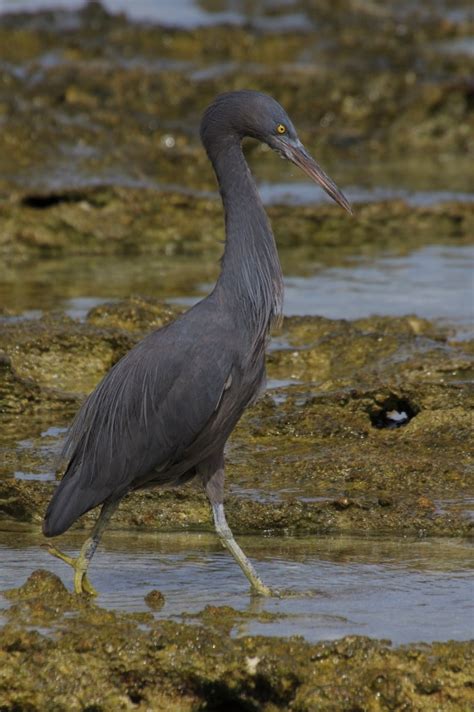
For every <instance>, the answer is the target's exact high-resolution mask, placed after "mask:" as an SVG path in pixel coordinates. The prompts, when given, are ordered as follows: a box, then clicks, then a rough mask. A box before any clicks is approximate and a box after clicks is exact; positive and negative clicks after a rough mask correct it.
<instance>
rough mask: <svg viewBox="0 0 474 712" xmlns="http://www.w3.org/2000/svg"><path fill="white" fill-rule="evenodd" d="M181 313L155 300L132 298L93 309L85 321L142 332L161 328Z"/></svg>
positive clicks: (178, 309)
mask: <svg viewBox="0 0 474 712" xmlns="http://www.w3.org/2000/svg"><path fill="white" fill-rule="evenodd" d="M182 311H183V310H182V309H181V308H179V307H175V306H172V305H170V304H166V303H164V302H159V301H158V300H156V299H151V298H145V297H132V298H131V299H127V300H122V301H120V302H113V303H110V304H101V305H100V306H97V307H94V308H93V309H91V310H90V311H89V312H88V314H87V321H88V322H89V323H91V324H94V325H95V326H103V327H107V328H111V327H115V328H118V329H126V330H127V331H141V332H144V331H148V330H150V329H159V328H161V327H162V326H164V325H165V324H167V323H168V322H170V321H172V320H173V319H175V318H176V317H177V316H178V314H180V313H181V312H182Z"/></svg>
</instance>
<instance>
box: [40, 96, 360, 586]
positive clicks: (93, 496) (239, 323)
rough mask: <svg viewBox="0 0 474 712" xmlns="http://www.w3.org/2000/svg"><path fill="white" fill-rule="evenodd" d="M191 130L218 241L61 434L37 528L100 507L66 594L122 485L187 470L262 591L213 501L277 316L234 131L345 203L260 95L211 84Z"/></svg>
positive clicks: (81, 580) (262, 230)
mask: <svg viewBox="0 0 474 712" xmlns="http://www.w3.org/2000/svg"><path fill="white" fill-rule="evenodd" d="M200 136H201V141H202V143H203V145H204V148H205V149H206V152H207V156H208V158H209V160H210V161H211V164H212V166H213V169H214V172H215V174H216V178H217V182H218V185H219V190H220V195H221V199H222V203H223V207H224V214H225V232H226V240H225V247H224V253H223V256H222V258H221V264H220V267H221V268H220V274H219V277H218V279H217V282H216V284H215V286H214V288H213V289H212V291H211V292H210V294H209V295H208V296H206V297H205V298H204V299H202V300H201V301H199V302H198V303H197V304H195V305H194V306H193V307H192V308H191V309H189V310H188V311H187V312H185V313H184V314H182V315H180V316H178V318H176V319H175V320H174V321H172V322H171V323H169V324H167V325H165V326H164V327H162V328H160V329H158V330H156V331H153V332H152V333H150V334H149V335H148V336H146V337H145V338H144V339H143V340H142V341H140V342H139V343H138V344H137V345H136V346H135V347H134V348H132V349H131V350H130V351H129V352H128V353H127V354H125V356H123V358H122V359H121V360H119V361H118V362H117V363H116V364H115V365H114V366H113V367H112V368H111V369H110V370H109V372H108V373H107V374H106V375H105V377H104V378H103V380H102V381H101V382H100V383H99V385H98V386H97V387H96V388H95V390H94V391H93V392H92V393H91V394H90V395H89V397H88V398H87V399H86V401H85V402H84V404H83V405H82V407H81V408H80V410H79V412H78V414H77V415H76V417H75V419H74V421H73V423H72V426H71V428H70V430H69V433H68V435H67V437H66V442H65V445H64V450H63V454H64V457H65V462H66V463H67V464H66V467H65V472H64V475H63V478H62V480H61V482H60V483H59V485H58V486H57V487H56V489H55V491H54V493H53V496H52V498H51V500H50V502H49V505H48V507H47V510H46V513H45V517H44V522H43V533H44V535H45V536H46V537H55V536H58V535H60V534H62V533H63V532H65V531H66V530H67V529H69V527H70V526H71V525H72V524H73V523H74V522H75V521H76V520H77V519H78V518H79V517H80V516H82V515H83V514H85V513H86V512H88V511H89V510H91V509H93V508H95V507H98V506H101V510H100V514H99V516H98V518H97V521H96V523H95V526H94V527H93V529H92V531H91V533H90V535H89V536H88V537H87V539H86V540H85V542H84V544H83V546H82V548H81V549H80V553H79V555H78V556H77V558H73V557H71V556H68V555H67V554H64V553H63V552H61V551H59V550H58V549H57V548H56V547H54V546H53V545H51V546H50V547H49V551H50V553H52V554H53V555H54V556H57V557H59V558H60V559H62V560H63V561H65V562H66V563H68V564H70V565H71V566H72V567H73V569H74V590H75V592H76V593H78V594H80V593H84V594H90V595H95V594H96V591H95V590H94V588H93V586H92V584H91V583H90V580H89V578H88V576H87V571H88V567H89V564H90V561H91V559H92V557H93V555H94V553H95V551H96V549H97V546H98V544H99V542H100V539H101V536H102V534H103V531H104V529H105V528H106V526H107V524H108V522H109V520H110V518H111V516H112V515H113V513H114V511H115V510H116V508H117V507H118V505H119V503H120V501H121V500H122V499H123V498H124V497H125V496H126V495H127V494H129V493H130V492H133V491H135V490H140V489H143V488H150V487H155V486H164V485H166V486H175V487H178V486H181V485H183V484H185V483H187V482H189V481H190V480H193V479H197V480H198V481H200V483H201V484H202V485H203V487H204V489H205V491H206V493H207V496H208V499H209V501H210V504H211V507H212V512H213V518H214V525H215V529H216V532H217V535H218V537H219V539H220V541H221V542H222V544H223V545H224V547H225V548H227V550H228V551H229V552H230V553H231V554H232V556H233V557H234V559H235V560H236V562H237V563H238V564H239V566H240V567H241V569H242V571H243V573H244V574H245V575H246V577H247V579H248V581H249V582H250V587H251V591H252V592H253V593H255V594H258V595H261V596H269V595H272V593H273V591H272V589H270V587H268V586H267V585H266V584H265V583H264V582H263V581H262V579H261V578H260V576H259V575H258V573H257V571H256V570H255V568H254V566H253V564H252V563H251V561H250V560H249V559H248V558H247V556H246V555H245V553H244V552H243V550H242V549H241V548H240V546H239V545H238V543H237V542H236V541H235V539H234V536H233V534H232V531H231V529H230V527H229V525H228V523H227V521H226V516H225V511H224V449H225V445H226V442H227V440H228V438H229V436H230V434H231V433H232V431H233V429H234V428H235V426H236V424H237V422H238V421H239V419H240V417H241V416H242V414H243V413H244V411H245V410H246V408H248V407H249V406H251V405H252V404H253V403H254V402H255V401H256V399H257V397H258V396H259V394H260V393H261V392H262V390H263V389H264V387H265V383H266V373H265V351H266V346H267V343H268V341H269V338H270V332H271V329H272V326H273V325H274V324H275V323H277V322H278V321H279V320H280V319H281V315H282V305H283V275H282V270H281V265H280V261H279V258H278V252H277V248H276V244H275V239H274V236H273V233H272V229H271V226H270V222H269V220H268V217H267V215H266V212H265V209H264V207H263V204H262V201H261V199H260V197H259V194H258V191H257V186H256V183H255V181H254V178H253V177H252V174H251V172H250V169H249V167H248V164H247V162H246V160H245V157H244V153H243V149H242V140H243V139H244V138H245V137H250V138H253V139H256V140H257V141H260V142H262V143H265V144H267V145H268V146H269V147H270V148H271V149H273V150H274V151H276V152H277V153H278V154H280V156H281V157H283V158H285V159H288V160H289V161H291V162H292V163H294V164H295V165H296V166H298V167H299V168H301V169H302V170H303V171H304V172H305V173H306V174H307V175H308V176H309V177H310V178H311V179H312V180H314V181H315V182H316V183H318V184H319V185H320V186H321V187H322V188H323V189H324V190H325V191H326V193H328V195H329V196H330V197H331V198H332V199H333V200H334V201H336V202H337V203H338V204H339V205H340V206H341V207H342V208H344V209H345V210H347V211H348V212H349V213H351V212H352V210H351V206H350V204H349V202H348V200H347V199H346V197H345V196H344V195H343V193H342V192H341V191H340V190H339V188H338V187H337V186H336V184H335V183H334V182H333V181H332V180H331V178H329V176H328V175H326V173H324V171H323V170H322V168H321V167H320V166H319V165H318V163H316V161H315V160H314V159H313V158H312V157H311V156H310V154H309V153H308V152H307V150H306V149H305V148H304V146H303V144H302V143H301V141H300V140H299V138H298V135H297V132H296V130H295V127H294V126H293V123H292V122H291V120H290V118H289V117H288V115H287V113H286V112H285V111H284V109H283V108H282V107H281V106H280V104H279V103H278V102H277V101H276V100H275V99H273V98H272V97H271V96H268V95H266V94H263V93H260V92H257V91H253V90H240V91H233V92H226V93H224V94H220V95H219V96H217V98H216V99H215V100H214V101H213V102H212V103H211V105H210V106H209V107H208V108H207V109H206V111H205V112H204V115H203V118H202V121H201V130H200Z"/></svg>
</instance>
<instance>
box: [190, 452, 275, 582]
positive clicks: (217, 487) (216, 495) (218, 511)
mask: <svg viewBox="0 0 474 712" xmlns="http://www.w3.org/2000/svg"><path fill="white" fill-rule="evenodd" d="M203 482H204V486H205V488H206V492H207V496H208V497H209V501H210V503H211V505H212V513H213V515H214V524H215V527H216V532H217V536H218V537H219V539H220V540H221V543H222V544H223V545H224V546H225V548H226V549H227V550H228V551H229V552H230V553H231V554H232V556H233V557H234V559H235V560H236V562H237V563H238V565H239V566H240V568H241V569H242V571H243V572H244V574H245V575H246V577H247V578H248V580H249V581H250V586H251V588H252V591H253V593H256V594H258V595H259V596H272V595H273V594H274V593H276V592H274V591H272V590H271V589H270V588H269V587H268V586H266V585H265V584H264V583H263V581H262V579H261V578H260V576H259V575H258V574H257V572H256V571H255V568H254V566H253V564H252V563H251V562H250V561H249V559H248V558H247V557H246V556H245V554H244V552H243V551H242V549H241V548H240V546H239V545H238V544H237V542H236V541H235V539H234V535H233V534H232V531H231V529H230V527H229V525H228V524H227V520H226V518H225V512H224V504H223V500H224V462H223V458H222V459H221V461H220V467H219V468H218V469H217V470H216V471H214V473H213V474H212V475H211V476H210V477H209V476H206V475H204V476H203Z"/></svg>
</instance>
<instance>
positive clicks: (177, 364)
mask: <svg viewBox="0 0 474 712" xmlns="http://www.w3.org/2000/svg"><path fill="white" fill-rule="evenodd" d="M190 314H191V312H188V313H187V314H185V315H183V317H181V318H180V319H178V320H176V321H175V322H173V323H172V324H170V325H168V326H166V327H164V328H163V329H160V330H159V331H156V332H153V333H152V334H150V335H149V336H148V337H147V338H145V339H144V340H143V341H141V342H140V343H139V344H138V345H137V346H136V347H135V348H134V349H132V350H131V351H129V352H128V353H127V354H126V355H125V356H124V357H123V358H122V359H121V360H120V361H119V362H118V363H117V364H115V366H114V367H113V368H112V369H111V370H110V371H109V372H108V373H107V375H106V376H105V378H104V379H103V380H102V382H101V383H100V384H99V385H98V386H97V388H96V389H95V391H93V393H92V394H91V395H90V396H89V398H88V399H87V401H86V402H85V403H84V405H83V406H82V408H81V410H80V411H79V413H78V415H77V416H76V419H75V421H74V423H73V425H72V427H71V430H70V433H69V436H68V438H67V441H66V444H65V449H64V453H65V456H67V457H68V458H69V464H68V467H67V470H66V473H65V475H64V477H63V479H62V481H61V483H60V484H59V486H58V488H57V489H56V491H55V494H54V495H53V498H52V500H51V502H50V504H49V507H48V509H47V512H46V517H45V523H44V527H43V530H44V533H45V534H46V535H47V536H55V535H56V534H58V533H61V532H62V531H65V530H66V529H67V528H68V527H69V526H70V525H71V524H72V522H73V521H75V519H77V518H78V517H79V516H80V515H81V514H83V513H84V512H86V511H88V510H89V509H91V508H92V507H95V506H97V505H98V504H100V503H101V502H103V501H104V500H105V499H107V498H109V497H110V496H111V495H114V496H117V497H120V496H122V495H123V494H124V493H125V492H126V491H127V490H128V489H129V488H130V486H131V485H133V483H134V482H136V481H138V480H140V479H141V478H143V477H144V476H145V475H147V473H149V472H150V471H152V470H153V469H155V468H160V467H163V466H167V465H168V464H169V463H173V462H178V461H179V459H180V457H181V455H182V454H183V453H184V452H185V450H186V449H187V448H188V447H189V446H190V445H191V444H192V442H193V441H194V440H195V439H196V438H197V436H198V435H199V433H200V432H201V431H202V430H203V429H204V427H205V425H206V423H207V422H208V421H209V419H210V418H211V417H212V415H213V413H214V412H215V410H216V408H217V407H218V405H219V402H220V400H221V397H222V393H223V391H224V389H225V386H226V382H227V379H228V377H229V374H230V372H231V369H232V364H233V354H234V352H233V349H232V347H231V346H230V347H229V345H230V344H232V342H233V339H234V338H235V336H233V335H232V334H231V333H230V332H229V333H227V334H226V333H225V332H226V331H227V330H226V329H225V328H224V329H223V328H222V326H223V325H222V324H218V323H217V322H216V321H210V322H205V323H200V322H201V321H202V320H201V319H196V318H195V317H194V318H191V319H190V318H189V315H190ZM186 317H188V318H186ZM223 343H224V344H227V346H226V347H223V345H222V344H223Z"/></svg>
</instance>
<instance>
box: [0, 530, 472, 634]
mask: <svg viewBox="0 0 474 712" xmlns="http://www.w3.org/2000/svg"><path fill="white" fill-rule="evenodd" d="M83 536H84V535H83V533H74V534H69V535H66V536H65V537H64V538H63V539H64V548H65V549H67V550H72V549H74V548H75V547H78V546H79V545H80V542H81V540H82V538H83ZM239 540H240V542H241V544H242V545H243V547H244V549H245V550H246V552H247V553H248V555H249V556H251V557H252V559H253V560H255V561H256V563H257V566H258V570H259V572H260V573H261V575H262V577H263V578H264V579H265V581H266V582H267V583H268V584H269V585H270V586H273V587H282V588H284V589H289V590H291V592H292V593H293V595H292V596H291V597H287V598H281V599H276V598H275V599H269V600H262V599H253V598H252V597H250V596H249V593H248V587H247V582H246V581H245V579H244V577H243V575H242V574H241V572H240V571H239V569H238V567H237V566H236V565H235V563H234V562H233V560H232V559H231V558H230V557H229V556H228V555H227V553H226V552H225V551H223V550H222V549H221V547H220V545H219V543H218V542H217V540H216V538H215V537H214V536H213V535H211V534H199V533H194V534H175V533H167V534H163V533H161V534H150V533H147V534H140V533H135V534H130V533H124V532H110V533H109V534H108V535H107V536H106V537H105V541H104V544H103V546H102V547H101V548H100V549H99V551H98V553H97V555H96V558H95V559H94V564H93V566H92V569H91V579H92V580H93V582H94V585H95V586H96V588H97V589H98V590H99V591H100V594H99V597H98V599H97V602H98V604H99V605H101V606H104V607H106V608H112V609H118V610H123V609H126V610H133V611H137V610H147V606H146V604H145V603H144V596H145V595H146V594H147V593H148V592H149V591H150V590H152V589H156V588H158V589H159V590H160V591H161V592H162V593H163V594H164V595H165V598H166V603H165V606H164V607H163V609H162V610H161V611H160V612H159V613H158V614H157V616H158V617H166V618H168V617H175V618H177V619H181V616H182V614H184V613H186V614H196V613H198V612H199V611H201V610H202V609H203V608H204V607H205V606H207V605H226V606H232V607H234V608H236V609H237V610H239V611H242V612H243V614H244V615H245V619H243V620H242V622H239V623H238V624H237V625H235V627H234V630H233V633H234V635H244V634H260V633H261V634H266V635H284V636H288V635H302V636H304V637H305V638H307V639H308V640H310V641H316V640H322V639H333V638H338V637H340V636H343V635H348V634H360V635H370V636H374V637H384V638H390V639H391V640H392V641H393V642H394V643H395V644H401V643H408V642H415V641H420V640H423V641H425V642H429V641H432V640H448V639H456V640H465V639H468V638H470V637H472V635H473V634H474V624H473V621H474V618H473V615H472V613H473V596H472V594H473V587H474V583H473V578H472V569H473V559H472V547H471V546H470V545H469V544H468V543H466V542H464V541H461V540H452V539H442V540H440V539H430V540H425V541H420V540H416V539H401V540H400V539H397V540H391V539H385V538H357V537H352V536H351V537H341V536H336V537H334V536H331V537H327V536H324V537H312V538H309V537H308V538H279V537H273V538H263V537H250V536H247V537H240V538H239ZM40 543H41V540H40V537H36V536H34V535H32V534H28V533H18V532H15V533H12V532H0V556H1V559H2V570H1V572H0V588H2V589H4V588H9V587H12V586H18V585H20V584H22V583H23V582H24V581H25V579H26V578H27V577H28V576H29V574H30V573H31V572H32V571H33V570H34V569H36V568H40V567H41V568H47V569H49V570H51V571H54V572H56V573H57V574H58V575H59V576H61V578H62V579H63V581H64V582H65V583H66V584H67V585H68V586H70V584H71V578H72V577H71V571H70V570H69V569H68V567H67V566H66V565H65V564H63V563H62V562H60V561H58V560H56V559H54V558H52V557H51V556H49V555H48V553H47V552H46V550H45V548H44V547H41V546H40ZM1 605H2V606H4V607H5V606H6V605H7V602H6V601H5V600H1ZM264 612H267V613H271V614H274V616H275V617H274V618H273V619H272V620H270V621H263V620H261V619H260V620H259V616H260V615H261V614H262V613H264ZM247 616H248V617H247ZM186 617H187V616H186ZM191 620H193V617H191Z"/></svg>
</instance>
